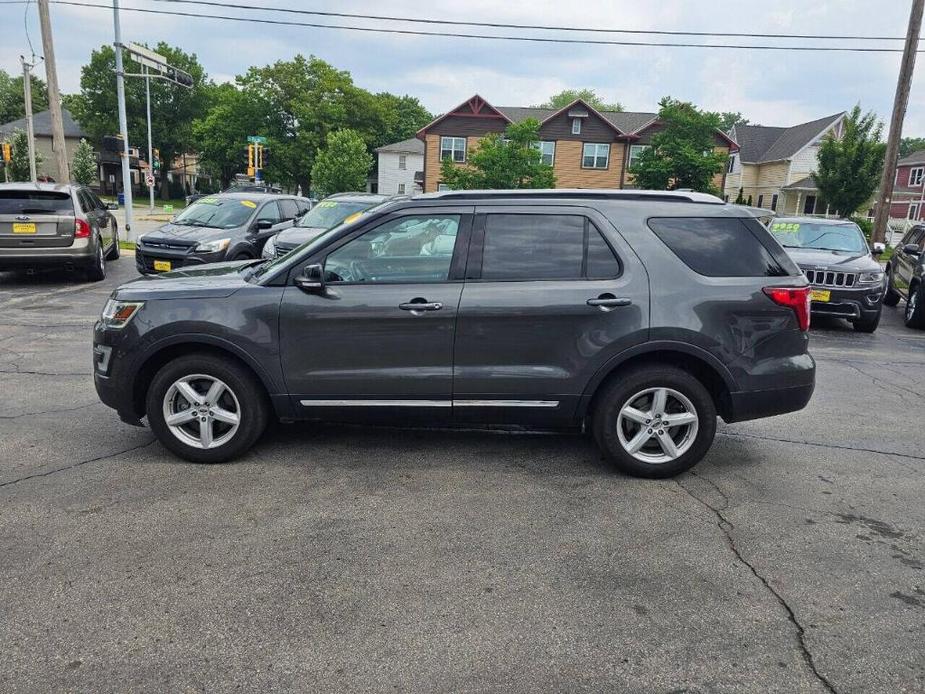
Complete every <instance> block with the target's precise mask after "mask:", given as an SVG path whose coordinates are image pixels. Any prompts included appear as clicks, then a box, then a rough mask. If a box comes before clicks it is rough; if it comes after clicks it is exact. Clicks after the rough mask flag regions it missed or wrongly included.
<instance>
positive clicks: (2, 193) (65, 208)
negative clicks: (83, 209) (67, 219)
mask: <svg viewBox="0 0 925 694" xmlns="http://www.w3.org/2000/svg"><path fill="white" fill-rule="evenodd" d="M0 214H16V215H19V214H66V215H71V216H73V214H74V203H73V202H72V201H71V196H70V193H57V192H51V191H44V190H31V191H30V190H0Z"/></svg>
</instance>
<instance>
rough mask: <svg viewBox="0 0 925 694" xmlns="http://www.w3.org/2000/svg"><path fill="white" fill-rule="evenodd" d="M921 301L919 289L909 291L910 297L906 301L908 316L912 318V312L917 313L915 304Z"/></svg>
mask: <svg viewBox="0 0 925 694" xmlns="http://www.w3.org/2000/svg"><path fill="white" fill-rule="evenodd" d="M918 302H919V292H918V289H916V291H914V292H909V299H908V300H907V301H906V316H907V317H909V318H911V317H912V314H914V313H915V306H916V304H917V303H918Z"/></svg>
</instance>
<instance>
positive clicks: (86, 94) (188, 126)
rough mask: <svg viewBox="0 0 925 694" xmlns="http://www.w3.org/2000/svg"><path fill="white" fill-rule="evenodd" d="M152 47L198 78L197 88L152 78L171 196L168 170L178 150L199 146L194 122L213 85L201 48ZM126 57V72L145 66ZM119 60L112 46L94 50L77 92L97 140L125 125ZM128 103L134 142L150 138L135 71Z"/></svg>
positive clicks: (157, 141)
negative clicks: (199, 53) (118, 93)
mask: <svg viewBox="0 0 925 694" xmlns="http://www.w3.org/2000/svg"><path fill="white" fill-rule="evenodd" d="M151 48H152V50H154V51H156V52H157V53H160V54H161V55H163V56H164V57H165V58H166V59H167V62H168V63H170V64H171V65H173V66H174V67H178V68H180V69H181V70H185V71H186V72H188V73H189V74H190V75H191V76H192V78H193V87H192V89H186V88H184V87H181V86H179V85H176V84H173V83H171V82H167V81H165V80H157V79H154V80H151V138H152V140H153V142H154V146H155V147H157V148H158V149H159V150H160V153H161V161H163V162H164V164H165V165H164V166H162V167H161V170H160V176H161V181H160V192H161V196H162V197H164V198H165V199H167V198H168V197H169V196H170V191H169V186H168V185H167V174H168V172H169V171H170V167H171V165H172V163H173V161H174V160H175V159H176V157H177V155H179V154H183V153H184V152H187V151H190V150H192V149H194V148H195V147H194V144H195V141H194V137H193V125H192V123H193V119H194V118H196V116H198V115H200V114H202V113H203V112H204V111H205V110H206V106H207V99H208V90H207V88H206V85H207V82H206V74H205V71H204V70H203V69H202V66H201V65H200V64H199V61H198V59H197V58H196V56H195V54H191V53H186V52H184V51H183V50H181V49H179V48H174V47H173V46H170V45H168V44H166V43H164V42H161V43H158V44H157V45H156V46H153V47H151ZM124 57H125V71H126V72H134V73H138V72H141V66H140V65H139V64H138V63H136V62H135V61H133V60H131V59H130V58H129V56H127V55H126V56H124ZM115 64H116V54H115V52H114V51H113V49H112V47H111V46H102V47H101V48H100V49H99V50H96V51H93V52H92V53H91V54H90V62H89V63H88V64H86V65H84V66H83V68H82V69H81V71H80V95H79V96H77V97H72V98H71V101H72V106H73V108H74V116H75V117H76V118H77V120H78V121H79V122H80V124H81V126H83V128H84V130H86V131H87V132H88V133H90V135H92V136H93V138H94V139H95V140H99V139H101V138H102V137H103V136H104V135H113V134H115V133H117V132H118V131H119V121H118V110H117V108H116V77H115ZM125 108H126V115H127V117H128V131H129V132H128V138H129V144H132V143H134V144H139V143H142V142H146V141H147V137H148V135H147V121H146V117H145V84H144V80H141V79H137V78H132V77H129V78H127V79H126V80H125Z"/></svg>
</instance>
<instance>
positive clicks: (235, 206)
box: [173, 197, 257, 229]
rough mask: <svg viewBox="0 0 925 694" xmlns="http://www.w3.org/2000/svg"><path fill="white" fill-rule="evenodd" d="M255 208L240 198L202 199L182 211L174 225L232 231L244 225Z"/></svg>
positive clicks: (254, 204) (255, 205) (255, 206)
mask: <svg viewBox="0 0 925 694" xmlns="http://www.w3.org/2000/svg"><path fill="white" fill-rule="evenodd" d="M256 208H257V203H255V202H253V201H251V200H242V199H241V198H216V197H210V198H202V199H201V200H197V201H196V202H194V203H193V204H192V205H190V206H189V207H187V208H186V209H185V210H183V211H182V212H181V213H180V214H178V215H177V216H176V218H175V219H174V220H173V223H174V224H184V225H187V226H193V227H211V228H213V229H232V228H233V227H239V226H241V225H242V224H244V223H245V222H246V221H247V220H248V219H249V218H250V216H251V215H252V214H253V213H254V210H255V209H256Z"/></svg>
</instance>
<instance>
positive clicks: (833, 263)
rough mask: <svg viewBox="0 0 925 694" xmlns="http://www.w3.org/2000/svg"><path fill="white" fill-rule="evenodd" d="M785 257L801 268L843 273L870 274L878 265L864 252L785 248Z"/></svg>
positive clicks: (878, 267)
mask: <svg viewBox="0 0 925 694" xmlns="http://www.w3.org/2000/svg"><path fill="white" fill-rule="evenodd" d="M784 250H785V251H787V255H789V256H790V257H791V258H792V259H793V261H794V262H795V263H796V264H797V265H799V266H800V267H801V268H808V269H810V270H815V269H816V268H825V269H829V268H832V269H837V270H841V271H843V272H872V271H875V270H880V269H881V267H880V263H878V262H877V261H876V260H874V259H873V258H872V257H871V256H870V254H869V253H868V252H866V251H862V252H861V253H858V252H857V251H822V250H819V249H816V248H785V249H784Z"/></svg>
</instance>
